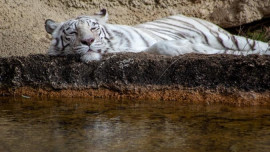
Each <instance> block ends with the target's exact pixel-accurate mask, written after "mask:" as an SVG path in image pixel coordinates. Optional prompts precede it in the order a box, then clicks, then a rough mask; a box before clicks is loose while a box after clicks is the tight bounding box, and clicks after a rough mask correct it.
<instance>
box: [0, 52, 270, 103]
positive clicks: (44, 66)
mask: <svg viewBox="0 0 270 152" xmlns="http://www.w3.org/2000/svg"><path fill="white" fill-rule="evenodd" d="M269 90H270V56H257V55H249V56H247V57H243V56H234V55H199V54H189V55H182V56H177V57H165V56H155V55H150V54H145V53H139V54H133V53H126V54H117V55H114V54H108V55H105V56H104V57H103V60H101V61H94V62H90V63H88V64H86V63H82V62H81V61H80V59H79V57H78V56H67V57H49V56H46V55H40V54H39V55H30V56H28V57H9V58H0V94H1V95H2V96H11V95H12V96H13V95H15V96H18V95H19V96H21V95H27V96H46V97H102V98H128V99H144V100H145V99H154V100H177V101H184V102H204V103H213V102H218V103H221V102H222V103H234V104H248V105H249V104H252V105H258V104H269V103H270V92H269Z"/></svg>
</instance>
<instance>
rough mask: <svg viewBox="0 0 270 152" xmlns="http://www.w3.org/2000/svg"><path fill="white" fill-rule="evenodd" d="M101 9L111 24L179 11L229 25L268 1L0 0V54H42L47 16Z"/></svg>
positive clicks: (257, 15) (256, 13)
mask: <svg viewBox="0 0 270 152" xmlns="http://www.w3.org/2000/svg"><path fill="white" fill-rule="evenodd" d="M100 8H107V9H108V11H109V13H110V14H111V15H110V20H109V22H111V23H118V24H129V25H133V24H138V23H142V22H146V21H151V20H154V19H157V18H161V17H166V16H169V15H175V14H179V13H182V14H185V15H188V16H194V17H199V18H203V19H206V20H209V21H212V22H214V23H216V24H218V25H220V26H222V27H231V26H238V25H241V24H245V23H249V22H252V21H255V20H260V19H261V18H266V17H269V15H270V0H263V1H262V0H142V1H139V0H132V1H130V0H112V1H99V0H88V1H86V0H73V1H69V0H61V1H59V0H20V1H19V0H0V14H1V15H0V46H1V48H0V55H1V56H2V57H7V56H13V55H15V56H26V55H28V54H30V53H32V54H36V53H45V52H46V50H47V48H48V46H49V43H50V38H49V35H47V34H46V32H45V30H44V21H45V20H46V19H48V18H51V19H54V20H56V21H59V22H60V21H64V20H66V19H69V18H72V17H76V16H78V15H87V14H93V13H94V12H97V11H98V10H99V9H100Z"/></svg>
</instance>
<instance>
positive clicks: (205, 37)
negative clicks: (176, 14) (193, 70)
mask: <svg viewBox="0 0 270 152" xmlns="http://www.w3.org/2000/svg"><path fill="white" fill-rule="evenodd" d="M169 19H171V20H174V21H178V22H181V23H182V24H184V25H186V26H188V27H189V26H191V27H192V28H194V29H196V30H197V31H198V32H199V33H201V35H203V37H204V39H205V42H206V44H208V45H210V44H209V40H208V38H207V36H206V35H205V34H204V33H203V32H202V31H201V30H200V29H198V28H197V27H195V26H194V25H193V24H191V23H188V22H185V21H183V20H178V19H175V18H172V17H169Z"/></svg>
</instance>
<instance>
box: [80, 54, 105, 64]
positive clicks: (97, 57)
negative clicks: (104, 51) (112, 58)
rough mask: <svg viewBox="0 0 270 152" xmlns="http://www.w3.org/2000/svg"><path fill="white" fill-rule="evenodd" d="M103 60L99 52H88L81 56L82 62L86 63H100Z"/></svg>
mask: <svg viewBox="0 0 270 152" xmlns="http://www.w3.org/2000/svg"><path fill="white" fill-rule="evenodd" d="M100 59H101V54H100V53H97V52H87V53H85V54H83V55H82V56H81V60H82V61H83V62H85V63H88V62H91V61H99V60H100Z"/></svg>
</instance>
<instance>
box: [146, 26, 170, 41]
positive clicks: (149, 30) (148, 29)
mask: <svg viewBox="0 0 270 152" xmlns="http://www.w3.org/2000/svg"><path fill="white" fill-rule="evenodd" d="M147 31H148V32H150V33H151V34H152V35H155V37H158V38H160V39H162V40H167V39H165V38H163V37H160V36H159V35H156V34H155V33H153V31H154V30H153V31H151V29H150V28H147Z"/></svg>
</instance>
